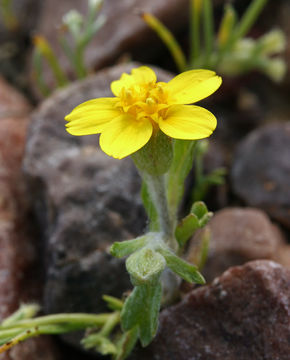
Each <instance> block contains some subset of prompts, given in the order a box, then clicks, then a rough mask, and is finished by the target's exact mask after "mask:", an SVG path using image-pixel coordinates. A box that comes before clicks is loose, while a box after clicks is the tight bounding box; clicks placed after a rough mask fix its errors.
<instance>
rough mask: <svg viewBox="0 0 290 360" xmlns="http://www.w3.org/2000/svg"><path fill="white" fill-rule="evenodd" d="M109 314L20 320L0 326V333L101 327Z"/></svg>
mask: <svg viewBox="0 0 290 360" xmlns="http://www.w3.org/2000/svg"><path fill="white" fill-rule="evenodd" d="M110 316H111V314H100V315H94V314H83V313H75V314H56V315H46V316H40V317H38V318H35V319H29V320H21V321H18V322H17V323H15V324H10V325H6V326H0V331H2V329H3V330H6V329H13V328H28V327H35V326H42V325H54V324H60V325H65V324H71V325H82V324H84V327H88V326H102V325H104V323H105V322H106V321H107V320H108V318H109V317H110Z"/></svg>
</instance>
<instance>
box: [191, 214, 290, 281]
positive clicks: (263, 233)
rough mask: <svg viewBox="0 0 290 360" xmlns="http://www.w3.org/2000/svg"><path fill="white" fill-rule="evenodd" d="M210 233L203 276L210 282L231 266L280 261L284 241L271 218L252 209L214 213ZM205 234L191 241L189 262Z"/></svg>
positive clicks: (199, 234)
mask: <svg viewBox="0 0 290 360" xmlns="http://www.w3.org/2000/svg"><path fill="white" fill-rule="evenodd" d="M207 229H209V230H210V234H211V238H210V245H209V252H208V258H207V261H206V264H205V267H204V268H203V269H202V273H203V275H204V276H205V278H206V280H207V282H209V281H212V280H213V279H214V278H215V277H217V276H219V275H221V274H222V273H223V272H224V271H225V270H227V269H228V268H229V267H231V266H236V265H242V264H244V263H245V262H247V261H250V260H256V259H269V260H275V261H279V251H280V249H281V248H282V246H284V244H285V242H284V238H283V236H282V234H281V232H280V231H279V229H278V228H277V227H276V226H274V225H273V224H272V223H271V221H270V220H269V218H268V216H267V215H266V214H265V213H264V212H263V211H261V210H258V209H253V208H226V209H224V210H220V211H218V212H216V213H215V215H214V217H213V218H212V219H211V220H210V222H209V224H208V226H207ZM203 233H204V231H201V232H199V233H198V234H196V236H195V237H194V238H193V239H192V241H191V244H190V248H189V251H188V259H189V260H191V261H192V262H194V254H195V252H196V248H197V245H198V244H199V243H200V241H201V238H202V236H203Z"/></svg>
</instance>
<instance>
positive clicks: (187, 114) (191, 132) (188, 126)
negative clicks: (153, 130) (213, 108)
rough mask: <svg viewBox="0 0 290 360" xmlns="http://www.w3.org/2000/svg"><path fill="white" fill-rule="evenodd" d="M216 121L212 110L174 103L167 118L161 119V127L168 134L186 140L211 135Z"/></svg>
mask: <svg viewBox="0 0 290 360" xmlns="http://www.w3.org/2000/svg"><path fill="white" fill-rule="evenodd" d="M216 123H217V122H216V118H215V116H214V115H213V114H212V113H211V112H210V111H208V110H206V109H204V108H202V107H200V106H195V105H191V106H187V105H172V106H171V107H170V108H169V109H168V111H167V113H166V116H165V118H164V119H159V127H160V129H161V130H162V131H163V132H164V133H165V134H166V135H168V136H170V137H172V138H175V139H184V140H197V139H203V138H206V137H208V136H210V135H211V134H212V132H213V130H214V129H215V128H216Z"/></svg>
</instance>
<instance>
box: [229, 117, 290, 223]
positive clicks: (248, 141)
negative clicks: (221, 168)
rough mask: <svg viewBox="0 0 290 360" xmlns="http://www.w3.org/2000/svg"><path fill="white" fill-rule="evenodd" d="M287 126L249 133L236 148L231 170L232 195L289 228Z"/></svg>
mask: <svg viewBox="0 0 290 360" xmlns="http://www.w3.org/2000/svg"><path fill="white" fill-rule="evenodd" d="M289 159H290V123H289V122H286V123H277V124H272V125H268V126H264V127H262V128H259V129H257V130H255V131H253V132H252V133H250V134H249V135H248V136H247V137H246V138H245V139H244V140H243V141H242V142H241V143H240V145H239V147H238V150H237V153H236V155H235V158H234V160H233V166H232V169H231V181H232V187H233V191H234V193H235V194H236V195H238V196H239V197H240V198H241V199H242V200H243V201H244V202H245V203H246V204H247V205H250V206H254V207H259V208H261V209H263V210H265V211H266V212H267V213H268V214H269V215H270V216H271V217H273V218H274V219H276V220H277V221H279V222H280V223H282V224H283V225H285V226H287V227H290V216H289V215H290V185H289V178H290V162H289Z"/></svg>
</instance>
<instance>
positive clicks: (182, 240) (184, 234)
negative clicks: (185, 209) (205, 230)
mask: <svg viewBox="0 0 290 360" xmlns="http://www.w3.org/2000/svg"><path fill="white" fill-rule="evenodd" d="M197 229H199V221H198V218H197V217H196V215H194V214H189V215H187V216H186V217H185V218H183V219H182V220H181V222H180V224H179V225H178V226H177V227H176V230H175V237H176V240H177V241H178V244H179V246H180V247H183V246H184V245H185V244H186V242H187V241H188V240H189V239H190V238H191V236H192V235H193V233H194V232H195V231H196V230H197Z"/></svg>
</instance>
